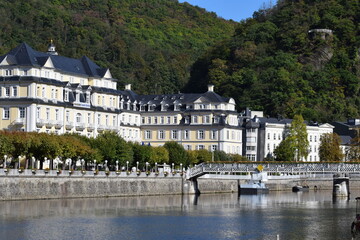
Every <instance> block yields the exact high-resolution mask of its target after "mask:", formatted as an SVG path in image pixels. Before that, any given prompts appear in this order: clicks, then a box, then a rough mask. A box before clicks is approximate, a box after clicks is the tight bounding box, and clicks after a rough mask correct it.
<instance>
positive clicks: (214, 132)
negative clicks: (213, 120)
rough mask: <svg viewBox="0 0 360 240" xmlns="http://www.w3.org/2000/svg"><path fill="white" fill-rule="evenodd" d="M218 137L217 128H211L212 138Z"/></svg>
mask: <svg viewBox="0 0 360 240" xmlns="http://www.w3.org/2000/svg"><path fill="white" fill-rule="evenodd" d="M216 138H217V130H215V129H214V130H211V139H216Z"/></svg>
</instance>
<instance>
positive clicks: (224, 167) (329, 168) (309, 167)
mask: <svg viewBox="0 0 360 240" xmlns="http://www.w3.org/2000/svg"><path fill="white" fill-rule="evenodd" d="M259 165H261V166H262V167H263V171H264V172H267V173H269V174H292V175H303V174H311V173H314V174H317V173H323V174H336V173H348V174H349V173H360V164H359V163H326V162H324V163H320V162H319V163H305V162H302V163H262V162H254V163H201V164H199V165H196V166H194V167H192V168H190V169H189V171H188V172H187V174H186V176H187V179H197V178H198V177H201V176H203V175H205V174H242V173H249V172H253V171H254V170H255V169H256V168H257V167H258V166H259Z"/></svg>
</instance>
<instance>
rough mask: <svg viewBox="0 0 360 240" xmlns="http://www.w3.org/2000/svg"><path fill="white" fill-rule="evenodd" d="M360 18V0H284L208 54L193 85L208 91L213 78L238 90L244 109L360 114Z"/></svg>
mask: <svg viewBox="0 0 360 240" xmlns="http://www.w3.org/2000/svg"><path fill="white" fill-rule="evenodd" d="M359 22H360V4H359V1H354V0H279V1H278V3H277V5H276V6H274V7H273V8H271V9H265V10H260V11H258V12H255V13H254V15H253V18H252V19H248V20H247V21H243V22H241V23H240V24H239V25H238V27H237V29H236V33H235V34H234V36H233V37H232V38H231V39H230V40H228V41H224V42H223V43H221V44H218V45H217V46H216V47H214V48H213V49H212V50H211V51H208V52H207V53H206V54H204V56H203V57H201V59H199V60H198V61H197V62H196V63H195V64H194V66H193V68H192V72H191V79H190V82H189V84H188V86H187V88H186V91H192V90H193V89H198V91H200V92H201V91H204V90H205V89H206V85H207V84H208V83H212V84H215V86H216V89H217V91H218V92H219V93H220V94H223V95H224V96H229V97H233V98H234V99H235V100H236V102H237V104H238V109H244V108H245V107H247V106H248V107H251V108H252V109H254V110H264V111H265V113H266V114H268V115H272V116H278V115H282V116H283V117H293V116H294V115H295V114H302V115H303V116H304V118H305V119H307V120H313V121H331V120H335V119H336V120H339V119H344V118H350V117H359V113H360V107H359V106H360V96H359V86H360V85H359V75H360V72H359V70H360V63H359V61H360V57H359V54H360V48H359V47H360V34H359V30H360V24H359ZM311 29H329V30H332V33H331V32H330V33H329V31H327V32H328V33H326V34H325V33H324V34H323V33H319V32H318V33H316V32H314V31H313V32H309V30H311Z"/></svg>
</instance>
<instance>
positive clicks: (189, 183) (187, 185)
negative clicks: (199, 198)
mask: <svg viewBox="0 0 360 240" xmlns="http://www.w3.org/2000/svg"><path fill="white" fill-rule="evenodd" d="M183 194H200V190H199V187H198V181H197V178H191V179H187V180H185V181H184V182H183Z"/></svg>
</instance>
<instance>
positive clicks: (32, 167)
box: [31, 157, 35, 169]
mask: <svg viewBox="0 0 360 240" xmlns="http://www.w3.org/2000/svg"><path fill="white" fill-rule="evenodd" d="M34 166H35V157H31V169H34Z"/></svg>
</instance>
